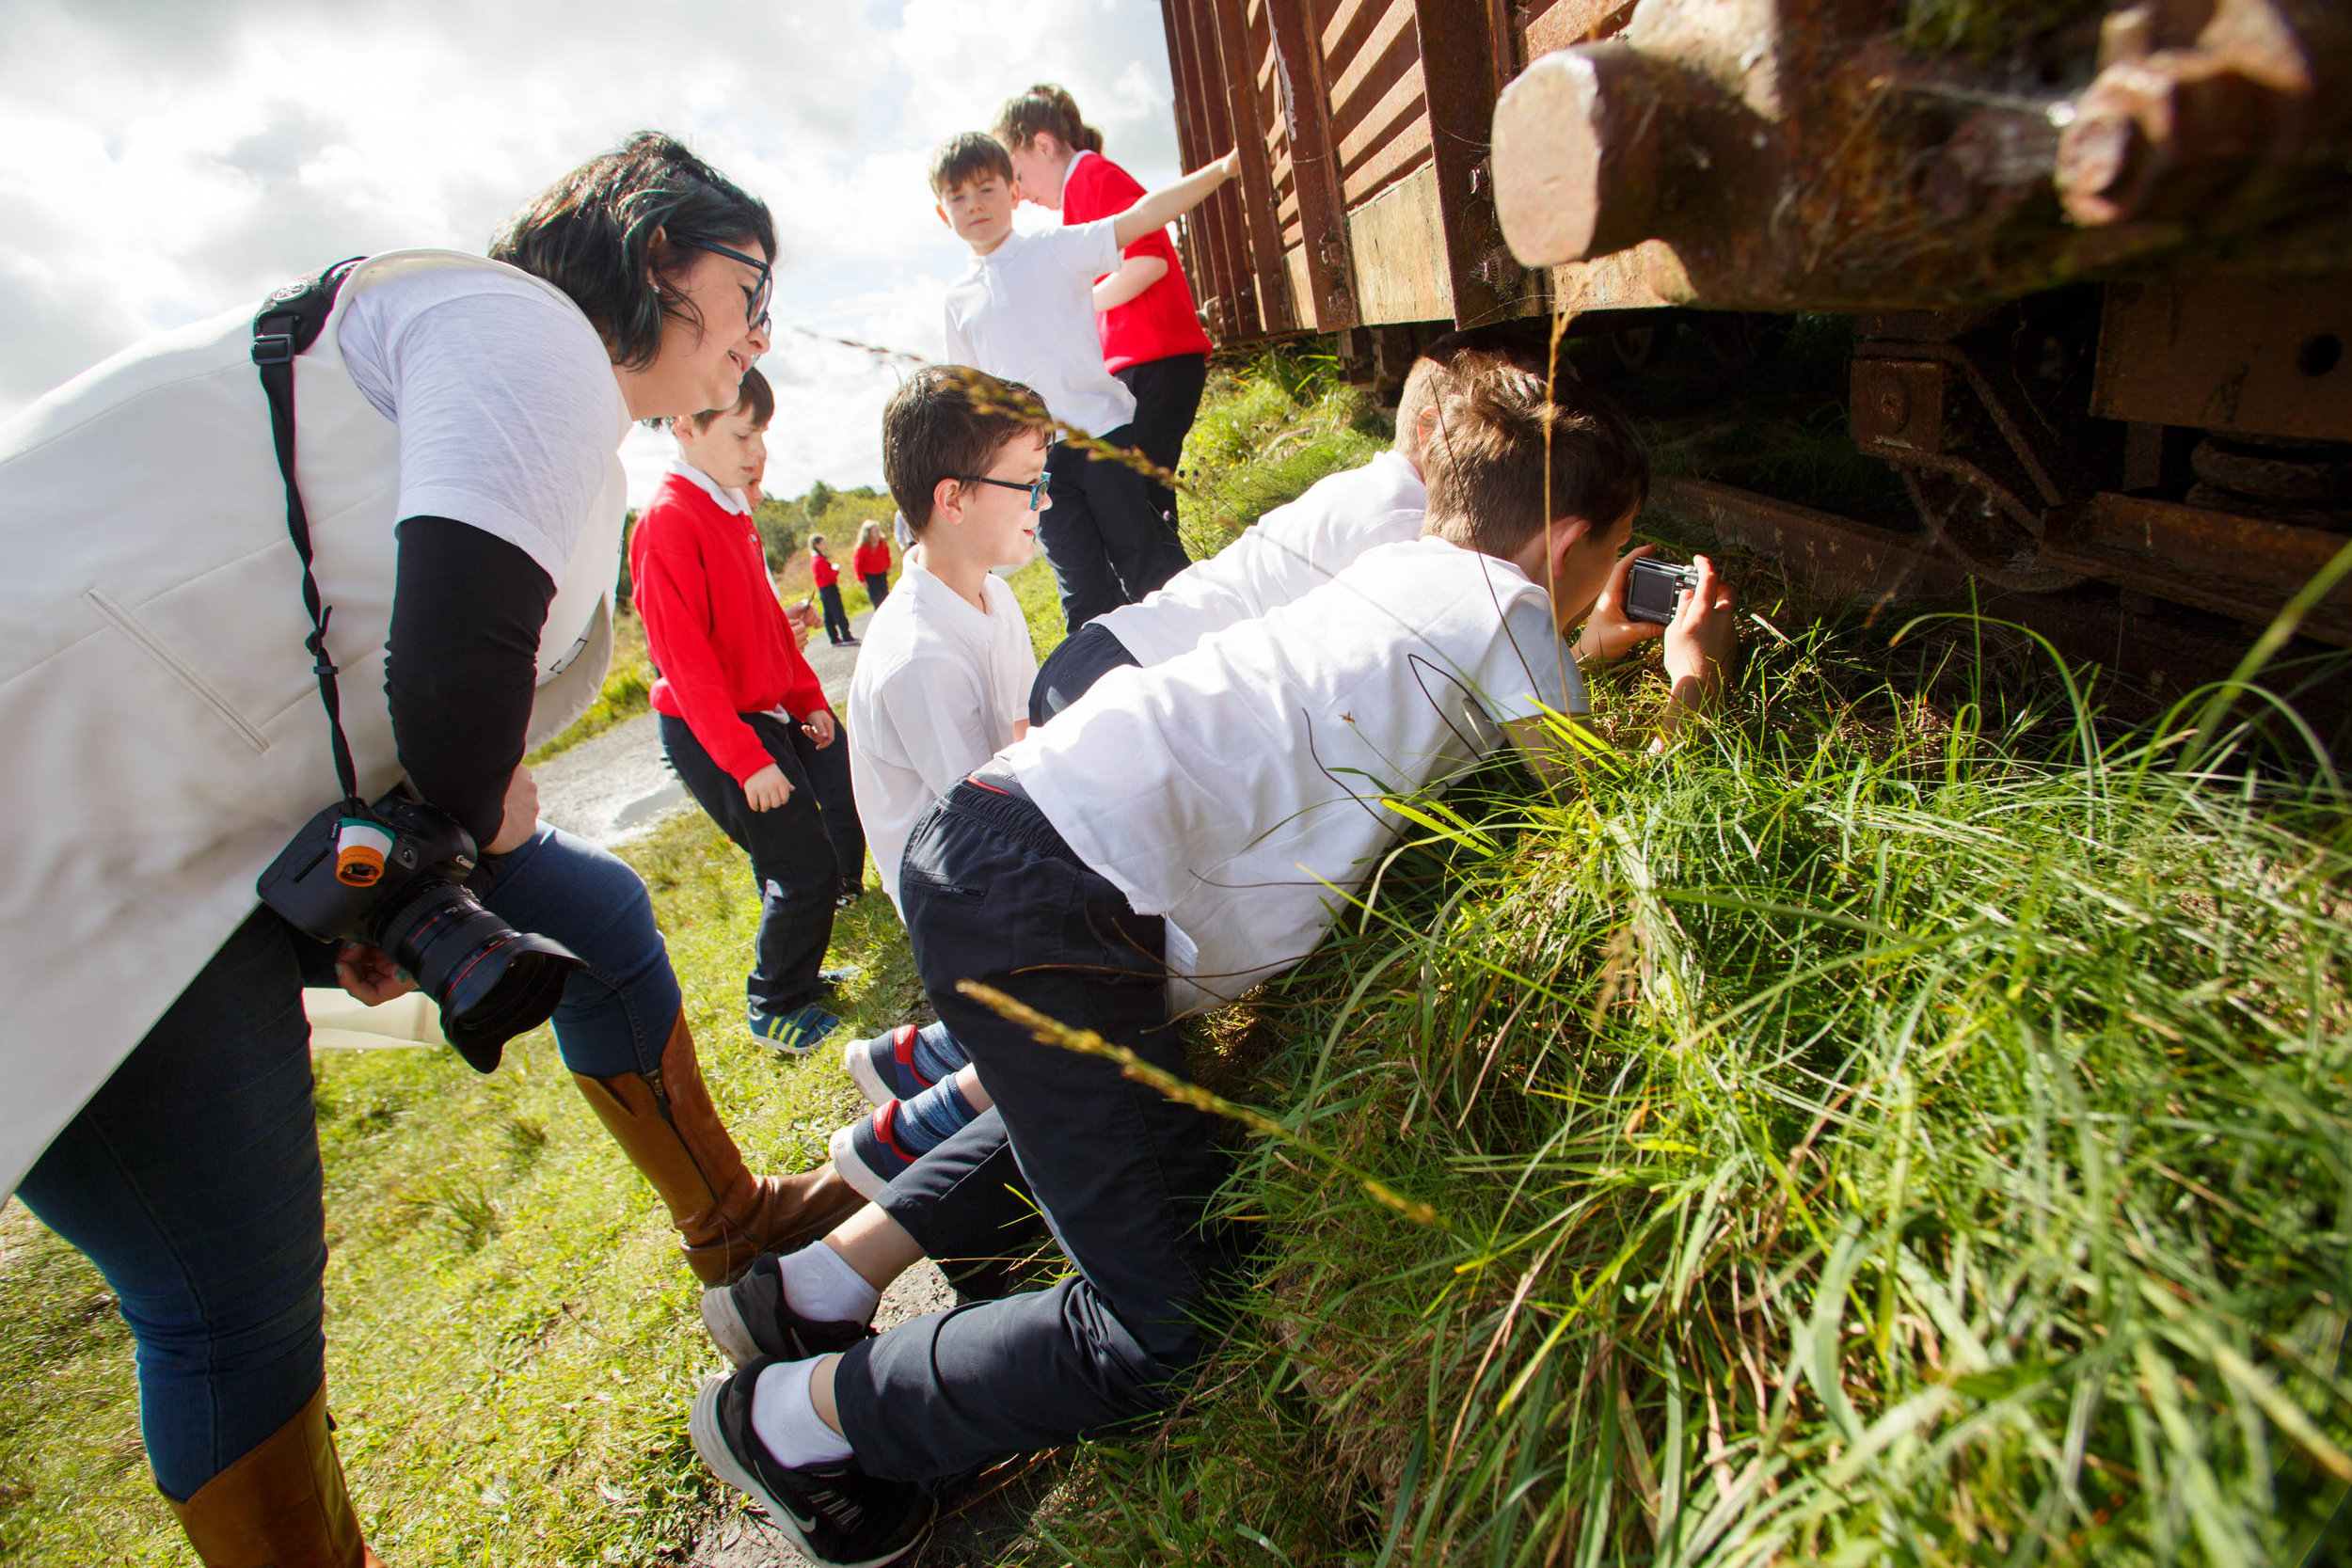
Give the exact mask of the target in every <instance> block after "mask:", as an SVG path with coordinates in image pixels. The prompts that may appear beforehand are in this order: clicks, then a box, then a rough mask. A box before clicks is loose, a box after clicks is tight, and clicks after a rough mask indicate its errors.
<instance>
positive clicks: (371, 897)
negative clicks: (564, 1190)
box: [256, 792, 587, 1072]
mask: <svg viewBox="0 0 2352 1568" xmlns="http://www.w3.org/2000/svg"><path fill="white" fill-rule="evenodd" d="M478 858H479V857H478V856H477V855H476V853H475V850H474V842H473V838H472V835H470V834H469V833H468V832H466V830H465V829H464V828H462V827H460V826H459V825H458V824H457V821H456V819H455V818H453V817H452V816H450V815H449V814H448V813H446V812H444V811H442V810H440V809H439V808H438V807H436V806H432V805H429V804H427V803H426V802H424V801H422V800H414V799H410V798H408V797H406V796H404V795H402V794H400V793H397V792H395V793H393V794H391V795H388V796H386V797H385V798H384V799H383V800H378V801H377V802H376V803H375V804H374V805H373V806H364V805H360V804H358V802H357V801H343V802H340V803H338V804H336V805H331V806H329V807H327V808H326V810H325V811H322V812H320V813H319V814H318V815H317V816H313V817H312V818H310V821H309V822H308V823H306V824H304V826H303V828H302V831H301V832H297V833H295V834H294V838H293V839H292V841H290V842H289V843H288V844H287V846H286V847H285V848H283V849H281V850H279V851H278V859H277V860H275V861H273V862H272V863H270V867H269V869H268V870H267V871H264V872H262V879H261V881H260V882H259V883H258V884H257V886H256V891H257V892H258V893H260V895H261V896H262V903H264V904H267V905H268V906H269V907H270V908H271V909H272V910H275V911H277V912H278V914H280V915H282V916H284V917H285V919H286V921H287V922H288V923H289V924H290V925H292V926H294V927H295V928H296V929H297V930H300V931H301V932H303V933H304V934H305V935H307V936H310V937H312V938H314V939H316V940H318V941H320V942H362V943H365V944H366V945H368V946H370V947H379V948H382V949H383V950H384V951H385V952H387V953H389V954H390V955H391V956H392V961H393V962H395V963H397V964H399V965H400V967H401V968H402V969H403V970H404V971H405V972H406V973H407V974H409V975H410V976H412V977H413V978H414V979H415V980H416V982H417V985H418V986H419V987H420V988H421V990H423V991H424V993H425V994H426V995H428V996H430V997H432V998H433V1000H434V1002H435V1004H436V1005H437V1006H439V1007H440V1009H441V1033H442V1034H443V1035H444V1036H446V1037H448V1039H449V1042H450V1043H451V1044H452V1045H453V1046H455V1047H456V1048H457V1050H458V1052H459V1053H460V1054H461V1055H463V1056H464V1057H465V1058H466V1060H467V1061H468V1062H469V1064H471V1066H472V1067H473V1068H474V1069H475V1070H476V1071H479V1072H487V1071H489V1070H490V1069H492V1068H495V1067H497V1066H498V1065H499V1056H500V1053H501V1052H502V1051H503V1050H504V1048H505V1045H506V1042H507V1041H508V1040H510V1039H513V1038H514V1037H516V1035H520V1034H525V1033H528V1032H529V1031H531V1030H532V1029H536V1028H537V1027H538V1026H539V1025H540V1024H542V1023H545V1022H547V1021H548V1019H549V1018H550V1017H552V1016H553V1015H554V1012H555V1006H556V1003H557V1002H558V1001H559V1000H561V998H562V996H563V993H564V981H565V980H566V979H568V978H569V977H570V975H571V973H572V971H573V970H575V969H583V968H585V967H587V966H586V965H585V964H584V963H583V962H582V961H581V960H580V958H575V957H574V956H573V955H572V953H571V951H570V950H569V949H568V948H566V947H564V944H563V943H561V942H550V941H549V940H548V939H547V938H546V937H542V936H533V935H531V934H529V933H527V932H523V931H517V930H516V929H515V928H514V927H511V926H509V925H507V924H506V922H504V921H502V920H501V919H500V918H499V917H498V916H497V915H495V914H492V913H491V912H490V911H488V910H485V909H484V908H483V907H482V903H481V901H480V900H479V899H477V898H475V897H474V895H472V894H471V893H469V892H468V891H467V890H466V885H465V884H466V879H467V878H468V877H469V876H470V875H472V873H473V869H474V866H475V863H476V862H477V860H478Z"/></svg>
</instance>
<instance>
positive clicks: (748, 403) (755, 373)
mask: <svg viewBox="0 0 2352 1568" xmlns="http://www.w3.org/2000/svg"><path fill="white" fill-rule="evenodd" d="M737 409H741V410H742V411H743V412H744V413H746V414H749V415H750V416H751V417H752V428H753V429H754V430H765V429H767V428H768V421H769V420H772V419H774V418H775V417H776V394H775V390H774V388H771V387H770V386H769V385H768V378H767V377H766V376H764V375H762V374H760V373H759V367H758V366H757V365H754V366H753V367H752V368H751V369H750V370H748V371H745V372H743V385H742V386H741V387H740V388H737V390H736V394H735V401H734V402H733V403H731V404H728V405H727V406H726V407H724V408H706V409H704V410H703V411H702V412H701V413H699V414H688V415H685V416H684V417H683V418H682V419H681V420H680V421H679V422H680V423H682V424H691V425H692V426H693V427H694V428H695V429H696V430H697V431H704V430H708V429H709V428H710V421H711V420H715V419H717V418H718V417H719V416H720V415H722V414H732V413H734V412H735V411H736V410H737Z"/></svg>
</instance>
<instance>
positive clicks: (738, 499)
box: [670, 457, 752, 517]
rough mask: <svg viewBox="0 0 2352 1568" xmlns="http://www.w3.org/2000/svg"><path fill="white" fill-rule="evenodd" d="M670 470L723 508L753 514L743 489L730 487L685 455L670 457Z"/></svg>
mask: <svg viewBox="0 0 2352 1568" xmlns="http://www.w3.org/2000/svg"><path fill="white" fill-rule="evenodd" d="M670 471H671V472H672V473H674V474H676V475H677V476H678V477H679V478H681V479H684V480H688V481H690V482H691V483H693V484H695V485H696V486H697V487H699V488H700V489H701V491H702V493H703V494H704V495H706V496H708V497H709V498H710V499H712V500H715V501H717V502H718V503H719V506H720V509H721V510H723V511H726V512H732V513H734V514H735V515H737V516H739V517H748V516H750V515H752V508H751V503H750V502H749V501H747V500H745V499H743V492H742V491H740V490H730V489H728V488H727V487H726V486H725V485H723V484H722V483H719V482H718V481H717V480H715V479H713V478H711V477H710V476H709V475H708V474H707V473H705V472H703V471H702V470H701V469H700V468H697V467H694V465H692V464H691V463H689V462H688V461H686V459H685V458H684V457H674V458H672V459H670Z"/></svg>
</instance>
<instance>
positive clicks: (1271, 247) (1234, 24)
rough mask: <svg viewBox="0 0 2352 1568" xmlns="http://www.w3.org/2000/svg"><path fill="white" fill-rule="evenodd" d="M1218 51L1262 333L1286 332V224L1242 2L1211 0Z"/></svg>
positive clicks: (1290, 321) (1290, 318)
mask: <svg viewBox="0 0 2352 1568" xmlns="http://www.w3.org/2000/svg"><path fill="white" fill-rule="evenodd" d="M1210 15H1211V17H1212V20H1213V23H1214V26H1215V31H1216V40H1217V48H1218V52H1219V54H1220V55H1222V57H1223V59H1224V62H1225V90H1226V97H1227V104H1228V113H1229V114H1230V116H1231V117H1232V127H1233V135H1234V136H1235V137H1236V138H1238V139H1237V141H1236V143H1235V145H1237V146H1238V147H1239V148H1240V149H1241V181H1240V187H1241V209H1242V226H1243V227H1242V235H1243V238H1244V239H1245V241H1246V242H1247V244H1248V249H1249V266H1250V270H1251V272H1252V273H1253V274H1254V275H1255V277H1256V280H1257V285H1258V319H1259V322H1260V327H1261V330H1263V331H1266V332H1287V331H1290V330H1292V328H1293V326H1294V325H1295V317H1294V315H1293V313H1292V311H1291V285H1290V269H1289V268H1288V267H1287V266H1285V265H1284V264H1283V261H1282V220H1281V214H1279V213H1277V212H1276V211H1275V203H1274V170H1273V166H1272V164H1271V161H1270V160H1269V159H1268V157H1267V155H1266V137H1265V116H1264V113H1263V108H1264V105H1263V103H1261V102H1260V101H1259V98H1258V71H1257V65H1256V62H1255V61H1254V60H1252V59H1251V58H1250V49H1249V22H1248V18H1247V17H1245V16H1244V15H1243V14H1242V8H1241V0H1211V6H1210Z"/></svg>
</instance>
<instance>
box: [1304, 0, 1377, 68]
mask: <svg viewBox="0 0 2352 1568" xmlns="http://www.w3.org/2000/svg"><path fill="white" fill-rule="evenodd" d="M1389 3H1390V0H1340V4H1339V8H1338V9H1336V10H1334V11H1333V12H1332V13H1331V20H1330V21H1329V22H1327V23H1326V24H1324V27H1323V32H1322V36H1321V37H1319V38H1317V39H1316V40H1315V42H1316V45H1317V50H1318V52H1319V53H1320V54H1321V55H1322V56H1323V57H1324V58H1325V59H1326V60H1334V61H1335V60H1337V59H1338V57H1339V52H1340V45H1341V44H1342V43H1343V42H1344V41H1345V40H1346V38H1347V30H1348V29H1349V28H1350V27H1353V26H1354V25H1356V17H1357V13H1358V12H1359V11H1361V10H1362V9H1363V8H1364V7H1365V6H1367V5H1380V6H1385V5H1388V4H1389Z"/></svg>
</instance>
